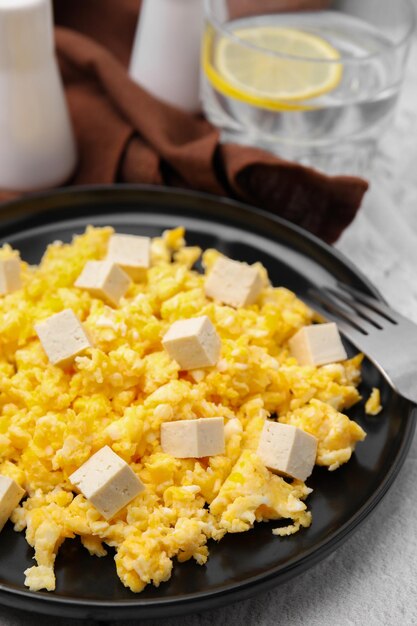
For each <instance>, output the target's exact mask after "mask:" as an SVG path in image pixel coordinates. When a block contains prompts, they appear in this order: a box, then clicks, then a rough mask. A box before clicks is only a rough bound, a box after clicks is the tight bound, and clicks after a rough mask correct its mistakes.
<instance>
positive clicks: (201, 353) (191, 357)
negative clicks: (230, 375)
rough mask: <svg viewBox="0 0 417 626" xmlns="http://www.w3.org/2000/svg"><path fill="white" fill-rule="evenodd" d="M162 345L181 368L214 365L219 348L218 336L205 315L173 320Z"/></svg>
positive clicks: (189, 368)
mask: <svg viewBox="0 0 417 626" xmlns="http://www.w3.org/2000/svg"><path fill="white" fill-rule="evenodd" d="M162 345H163V346H164V348H165V350H166V351H167V352H168V354H169V356H170V357H171V358H172V359H174V360H175V361H177V363H178V365H179V366H180V368H181V369H183V370H191V369H196V368H200V367H210V366H213V365H215V364H216V363H217V360H218V358H219V356H220V349H221V342H220V338H219V336H218V334H217V332H216V329H215V328H214V326H213V324H212V323H211V321H210V319H209V318H208V317H207V316H206V315H202V316H201V317H191V318H190V319H186V320H179V321H178V322H174V324H172V326H171V327H170V328H169V330H168V332H167V333H166V334H165V335H164V337H163V339H162Z"/></svg>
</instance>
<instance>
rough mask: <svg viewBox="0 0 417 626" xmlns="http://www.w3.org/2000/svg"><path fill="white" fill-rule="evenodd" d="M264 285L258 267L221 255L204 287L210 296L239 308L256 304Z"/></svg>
mask: <svg viewBox="0 0 417 626" xmlns="http://www.w3.org/2000/svg"><path fill="white" fill-rule="evenodd" d="M262 287H263V282H262V277H261V275H260V273H259V271H258V270H257V269H256V267H252V266H251V265H248V264H247V263H240V262H239V261H232V260H231V259H226V258H224V257H221V258H220V259H218V260H217V261H216V262H215V264H214V265H213V267H212V269H211V271H210V273H209V275H208V276H207V278H206V282H205V287H204V288H205V292H206V296H208V297H209V298H213V299H214V300H218V301H219V302H222V303H223V304H228V305H230V306H233V307H236V308H238V307H244V306H248V305H250V304H254V303H255V302H256V300H257V299H258V297H259V294H260V293H261V291H262Z"/></svg>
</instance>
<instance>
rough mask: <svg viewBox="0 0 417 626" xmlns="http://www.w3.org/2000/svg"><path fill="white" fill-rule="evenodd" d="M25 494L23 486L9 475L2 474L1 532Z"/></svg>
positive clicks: (0, 493)
mask: <svg viewBox="0 0 417 626" xmlns="http://www.w3.org/2000/svg"><path fill="white" fill-rule="evenodd" d="M24 495H25V490H24V489H22V487H20V486H19V485H18V484H17V483H16V482H15V481H14V480H12V479H11V478H9V477H8V476H2V475H1V474H0V532H1V531H2V530H3V528H4V525H5V523H6V522H7V520H8V519H9V517H10V515H11V514H12V513H13V510H14V509H15V508H16V507H17V505H18V504H19V502H20V500H21V499H22V498H23V496H24Z"/></svg>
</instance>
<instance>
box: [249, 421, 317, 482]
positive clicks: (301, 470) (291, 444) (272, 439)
mask: <svg viewBox="0 0 417 626" xmlns="http://www.w3.org/2000/svg"><path fill="white" fill-rule="evenodd" d="M317 443H318V442H317V439H316V437H313V435H310V434H309V433H306V432H304V430H301V428H296V427H295V426H290V425H289V424H280V423H279V422H272V421H270V420H267V421H266V422H265V424H264V427H263V430H262V433H261V437H260V440H259V445H258V450H257V455H258V456H259V458H260V459H261V460H262V462H263V463H264V464H265V466H266V467H267V468H268V469H270V470H274V471H276V472H279V473H281V474H285V475H286V476H290V477H291V478H297V479H298V480H306V478H307V477H308V476H310V474H311V472H312V471H313V467H314V463H315V461H316V454H317Z"/></svg>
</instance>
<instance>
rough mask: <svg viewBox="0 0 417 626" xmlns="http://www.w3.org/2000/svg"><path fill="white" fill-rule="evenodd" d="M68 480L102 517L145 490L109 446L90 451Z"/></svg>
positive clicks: (111, 515) (133, 473)
mask: <svg viewBox="0 0 417 626" xmlns="http://www.w3.org/2000/svg"><path fill="white" fill-rule="evenodd" d="M69 480H70V482H71V484H72V485H74V487H77V488H78V489H79V491H81V493H82V494H83V496H84V497H85V498H86V499H87V500H88V501H89V502H91V504H92V505H93V506H94V507H95V508H96V509H97V511H98V512H99V513H100V514H101V515H102V516H103V517H104V518H105V519H106V520H109V519H111V518H112V517H114V516H115V515H116V513H118V512H119V511H120V510H121V509H123V507H124V506H126V505H127V504H129V502H131V501H132V500H133V498H136V496H137V495H138V494H140V493H141V492H142V491H143V490H144V489H145V485H144V484H143V483H142V481H141V480H140V479H139V478H138V477H137V476H136V474H135V472H134V471H133V470H132V468H131V467H130V466H129V465H128V464H127V463H126V462H125V461H124V460H123V459H122V458H120V456H119V455H118V454H116V453H115V452H113V450H112V449H111V448H109V446H104V447H103V448H101V450H99V451H98V452H96V453H95V454H93V456H92V457H90V458H89V459H88V461H86V462H85V463H84V465H82V466H81V467H80V468H79V469H77V470H76V471H75V472H74V473H73V474H71V476H70V477H69Z"/></svg>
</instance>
